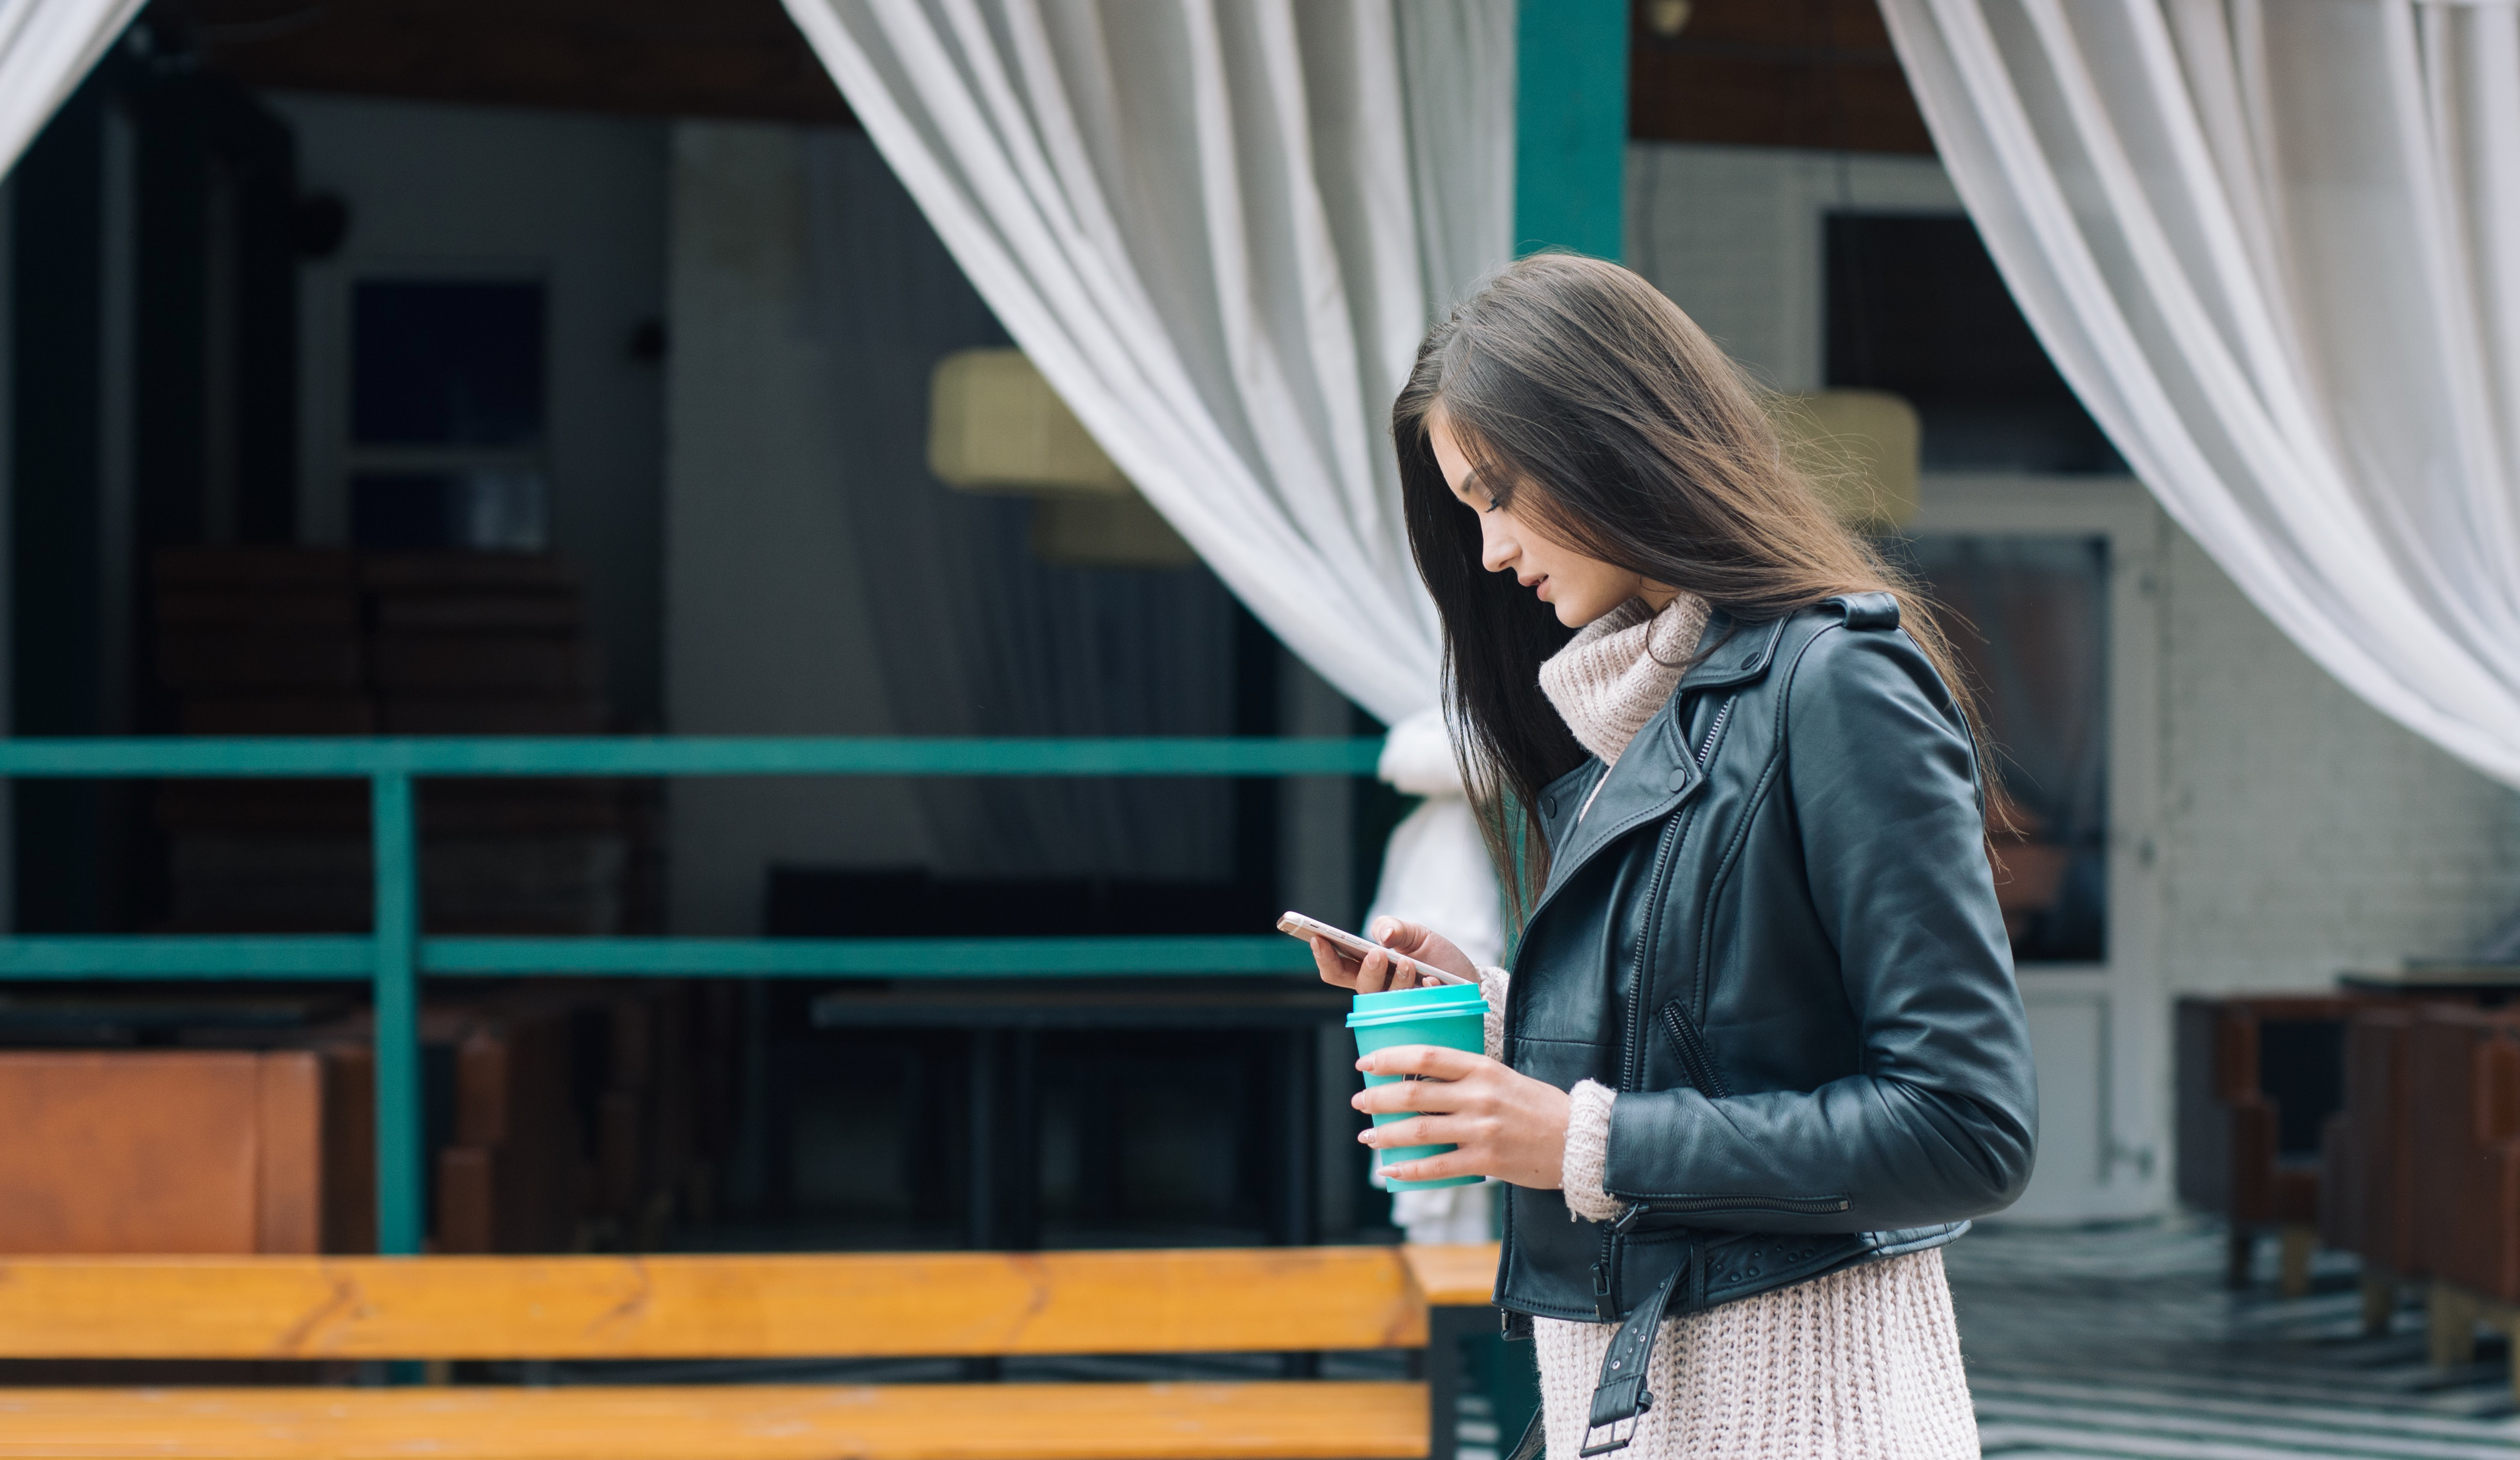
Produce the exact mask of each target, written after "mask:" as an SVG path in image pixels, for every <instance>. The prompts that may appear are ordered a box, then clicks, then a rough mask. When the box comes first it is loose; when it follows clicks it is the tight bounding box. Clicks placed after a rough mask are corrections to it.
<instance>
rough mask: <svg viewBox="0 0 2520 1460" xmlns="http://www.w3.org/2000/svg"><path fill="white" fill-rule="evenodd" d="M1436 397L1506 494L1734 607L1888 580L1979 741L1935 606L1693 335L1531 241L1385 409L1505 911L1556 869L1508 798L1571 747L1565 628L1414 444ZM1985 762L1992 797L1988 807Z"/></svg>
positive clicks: (1616, 283)
mask: <svg viewBox="0 0 2520 1460" xmlns="http://www.w3.org/2000/svg"><path fill="white" fill-rule="evenodd" d="M1439 409H1440V410H1441V411H1442V412H1443V414H1444V419H1445V420H1446V422H1447V423H1448V424H1449V426H1450V427H1451V429H1452V431H1453V433H1454V435H1455V437H1456V439H1458V440H1459V441H1460V443H1461V445H1462V450H1463V453H1464V454H1465V455H1466V456H1468V458H1469V459H1470V463H1471V465H1473V466H1475V467H1476V468H1477V470H1478V476H1479V482H1480V484H1481V486H1482V487H1483V488H1485V489H1486V490H1487V491H1488V493H1489V494H1490V495H1491V496H1492V497H1493V498H1494V499H1495V500H1496V501H1497V502H1498V504H1499V505H1500V506H1504V505H1508V503H1510V505H1512V506H1513V507H1514V508H1515V509H1516V511H1517V514H1518V515H1519V516H1520V517H1521V518H1522V519H1523V520H1524V521H1526V522H1529V523H1531V524H1532V525H1533V526H1534V527H1535V528H1536V529H1537V530H1539V531H1542V532H1545V533H1547V534H1548V535H1549V536H1551V537H1553V538H1554V539H1556V540H1557V541H1559V542H1561V543H1563V544H1565V545H1566V546H1568V547H1571V548H1574V549H1575V550H1577V551H1578V552H1581V553H1584V554H1586V555H1587V556H1590V557H1594V558H1598V559H1599V560H1600V561H1603V562H1607V563H1611V564H1614V565H1616V566H1618V567H1621V568H1625V569H1627V570H1628V571H1630V572H1634V573H1639V574H1642V575H1643V577H1644V578H1645V579H1646V580H1647V581H1648V582H1652V583H1660V584H1667V585H1669V586H1671V587H1674V588H1677V589H1680V590H1682V591H1683V592H1686V593H1692V594H1695V595H1697V596H1698V597H1703V598H1705V599H1706V600H1707V601H1709V602H1710V603H1713V604H1714V605H1716V606H1717V607H1719V608H1722V609H1724V610H1725V611H1726V612H1727V613H1729V614H1730V615H1731V617H1732V618H1733V621H1734V622H1735V623H1754V622H1763V621H1766V620H1770V619H1776V618H1781V617H1783V616H1784V615H1786V614H1790V613H1792V612H1794V611H1796V610H1797V609H1801V608H1807V607H1809V606H1811V605H1812V604H1814V603H1818V602H1820V601H1821V600H1822V599H1823V598H1828V597H1834V596H1836V595H1838V594H1847V593H1868V592H1880V593H1888V594H1892V595H1894V596H1896V597H1898V599H1899V607H1900V615H1899V621H1900V625H1901V627H1903V628H1905V629H1906V630H1907V631H1908V634H1909V637H1910V638H1912V639H1913V640H1914V641H1915V642H1916V644H1917V647H1919V648H1921V649H1922V650H1923V651H1924V653H1925V657H1926V658H1927V659H1929V660H1931V661H1932V662H1933V666H1934V669H1935V670H1936V672H1938V673H1939V674H1941V676H1942V679H1943V684H1944V685H1945V686H1947V687H1948V688H1949V689H1950V691H1951V693H1952V696H1953V698H1954V699H1955V700H1957V701H1958V704H1959V706H1960V708H1961V711H1962V713H1963V714H1964V715H1965V716H1966V717H1967V720H1968V724H1969V727H1970V732H1971V735H1972V737H1973V738H1975V739H1978V740H1979V741H1981V743H1982V741H1983V736H1982V735H1979V734H1978V732H1977V724H1978V722H1977V715H1976V710H1975V706H1974V704H1973V702H1972V699H1971V696H1970V694H1969V690H1968V686H1967V684H1966V682H1965V681H1964V680H1963V679H1962V677H1961V676H1960V675H1959V673H1958V665H1957V662H1956V660H1955V659H1954V657H1953V654H1952V651H1951V646H1950V643H1949V642H1948V641H1947V640H1946V639H1945V637H1944V635H1943V632H1942V630H1941V627H1940V626H1939V625H1938V624H1937V623H1936V622H1935V618H1934V615H1933V612H1932V609H1931V606H1930V605H1929V604H1928V603H1927V602H1926V601H1925V599H1924V598H1923V597H1922V596H1921V595H1920V594H1918V593H1917V592H1916V590H1915V589H1914V588H1913V586H1912V585H1911V584H1910V583H1909V582H1908V581H1907V580H1906V579H1905V578H1904V577H1903V576H1902V575H1901V574H1900V573H1899V572H1898V571H1897V570H1895V569H1894V568H1892V567H1891V566H1890V565H1889V564H1888V563H1886V562H1884V561H1883V560H1882V558H1881V556H1880V554H1879V553H1875V552H1874V551H1873V549H1872V546H1871V544H1870V543H1868V542H1867V541H1866V540H1865V539H1864V538H1863V537H1861V536H1859V535H1858V534H1856V533H1855V532H1853V531H1851V530H1850V529H1848V528H1847V527H1846V526H1845V525H1844V524H1842V523H1841V522H1839V521H1838V519H1837V518H1836V517H1835V516H1834V515H1832V514H1831V513H1830V511H1829V509H1828V508H1827V507H1826V506H1825V505H1824V504H1823V502H1822V500H1821V498H1820V496H1819V494H1818V493H1816V492H1815V491H1814V490H1813V489H1812V486H1811V483H1810V482H1809V481H1808V480H1806V479H1805V477H1804V475H1803V473H1802V471H1801V470H1800V469H1799V468H1798V467H1797V466H1796V465H1795V464H1794V463H1793V461H1792V459H1791V457H1790V456H1789V455H1788V453H1787V452H1786V450H1785V448H1784V444H1783V442H1782V441H1780V440H1779V438H1778V434H1777V431H1776V428H1775V427H1774V426H1773V425H1772V424H1771V423H1770V421H1769V418H1768V416H1767V413H1766V412H1765V411H1764V410H1762V409H1761V405H1760V400H1759V397H1758V395H1757V394H1756V393H1755V391H1754V389H1753V387H1752V386H1750V385H1749V384H1748V383H1747V382H1745V381H1744V380H1743V378H1742V376H1741V374H1740V372H1739V371H1738V370H1737V369H1735V368H1734V366H1733V362H1732V361H1731V360H1730V359H1728V358H1726V356H1725V354H1724V352H1723V351H1722V350H1721V349H1718V348H1717V347H1716V345H1715V342H1714V341H1713V340H1711V339H1709V338H1707V337H1706V332H1704V331H1702V330H1700V329H1698V328H1697V325H1696V323H1695V322H1694V321H1692V320H1690V319H1689V317H1688V315H1686V314H1684V313H1682V312H1681V309H1680V306H1678V305H1676V304H1674V303H1672V302H1671V301H1670V300H1669V299H1667V298H1665V297H1663V295H1662V293H1661V292H1660V291H1659V290H1657V289H1656V288H1654V287H1653V286H1652V285H1650V284H1647V283H1646V282H1645V281H1644V280H1643V279H1641V278H1639V277H1638V276H1636V275H1635V274H1632V273H1630V272H1629V271H1627V270H1626V269H1623V268H1620V267H1619V266H1618V265H1616V264H1613V263H1606V262H1604V261H1602V260H1600V259H1597V258H1585V257H1582V256H1580V255H1576V254H1568V253H1540V254H1534V255H1532V256H1531V257H1528V258H1525V259H1522V260H1520V261H1519V262H1516V263H1514V264H1512V265H1511V266H1509V267H1508V268H1506V269H1505V270H1503V271H1502V272H1500V273H1498V274H1497V275H1495V276H1494V277H1492V278H1491V279H1489V280H1488V281H1487V283H1485V284H1484V285H1482V286H1481V287H1480V288H1479V289H1478V291H1477V292H1476V293H1474V294H1472V295H1471V296H1470V297H1469V298H1467V299H1465V300H1463V302H1462V303H1461V305H1460V306H1458V307H1457V308H1455V309H1454V310H1453V312H1452V315H1451V317H1450V318H1448V319H1446V320H1445V321H1444V322H1443V323H1441V324H1439V325H1437V326H1436V327H1435V328H1434V329H1433V330H1431V331H1429V332H1427V335H1426V339H1425V342H1424V343H1422V344H1420V345H1419V346H1418V364H1417V368H1416V369H1415V370H1413V371H1412V372H1411V373H1410V376H1409V383H1408V385H1407V386H1406V387H1405V388H1403V389H1402V390H1401V392H1400V398H1399V400H1398V401H1397V402H1396V403H1395V404H1394V405H1393V406H1392V409H1391V437H1392V442H1393V444H1394V445H1395V446H1396V447H1397V448H1398V451H1399V455H1400V485H1401V498H1402V503H1403V507H1404V509H1405V511H1406V513H1407V517H1408V522H1409V544H1410V549H1411V551H1412V553H1414V554H1415V555H1416V557H1417V560H1418V575H1419V576H1420V577H1422V578H1423V579H1424V580H1425V582H1426V589H1427V592H1428V593H1430V594H1432V595H1433V596H1434V599H1435V606H1436V608H1437V609H1438V611H1439V612H1440V613H1441V615H1442V618H1443V623H1444V680H1445V694H1446V697H1447V701H1448V703H1447V707H1446V708H1447V710H1448V712H1449V715H1448V718H1449V720H1450V722H1451V725H1452V731H1453V751H1454V755H1455V756H1456V758H1457V759H1458V760H1459V761H1460V762H1461V768H1462V776H1463V782H1464V783H1465V784H1466V785H1467V786H1468V787H1469V791H1470V800H1471V803H1472V805H1473V806H1475V807H1476V808H1477V809H1478V813H1479V825H1480V829H1481V832H1482V833H1483V834H1484V835H1485V837H1486V839H1487V843H1488V851H1489V853H1490V855H1491V856H1492V857H1493V858H1494V859H1495V861H1496V863H1497V866H1498V869H1499V871H1500V872H1501V874H1503V876H1504V879H1505V882H1506V884H1507V900H1508V912H1509V920H1510V921H1511V922H1513V923H1515V924H1516V925H1518V924H1519V922H1520V920H1521V917H1522V914H1523V912H1524V911H1525V910H1526V909H1527V908H1528V907H1529V906H1530V902H1531V899H1532V896H1533V893H1534V892H1535V890H1536V889H1537V888H1539V887H1540V886H1541V885H1543V884H1544V883H1545V882H1546V881H1547V878H1548V866H1549V849H1548V847H1547V846H1546V845H1545V844H1544V843H1543V842H1542V840H1541V838H1540V835H1539V832H1538V828H1537V825H1536V824H1535V823H1534V822H1533V820H1532V819H1531V818H1529V817H1527V816H1523V815H1521V814H1520V813H1519V812H1517V811H1516V810H1515V808H1516V807H1517V806H1519V807H1529V806H1533V805H1536V804H1537V802H1538V799H1539V794H1540V790H1541V788H1542V787H1543V786H1546V785H1547V784H1549V782H1551V781H1553V780H1554V779H1556V778H1557V777H1558V776H1560V775H1562V774H1565V773H1566V772H1568V771H1570V770H1572V769H1574V768H1575V767H1576V766H1577V765H1579V764H1581V763H1582V761H1583V759H1584V750H1583V748H1582V747H1581V746H1579V745H1577V744H1576V742H1575V737H1574V735H1573V734H1572V733H1571V732H1570V731H1569V730H1567V729H1566V725H1565V722H1564V721H1562V720H1561V719H1559V717H1558V715H1557V712H1556V710H1555V709H1553V707H1552V706H1551V705H1550V703H1549V701H1548V699H1547V697H1546V696H1545V695H1544V694H1543V693H1542V692H1541V688H1540V664H1541V661H1542V660H1544V659H1546V658H1548V657H1549V656H1550V655H1551V654H1553V653H1554V652H1556V650H1557V649H1558V648H1559V647H1560V646H1562V645H1563V644H1564V643H1565V642H1566V641H1567V640H1568V639H1569V638H1571V637H1572V631H1571V630H1568V629H1566V628H1565V627H1563V626H1561V625H1560V624H1559V623H1558V622H1557V620H1556V617H1555V615H1554V613H1553V611H1552V610H1551V608H1550V607H1549V605H1547V604H1545V603H1543V602H1541V601H1540V600H1539V599H1537V598H1535V597H1532V595H1531V594H1529V593H1527V592H1525V591H1524V590H1523V589H1521V588H1520V587H1519V586H1518V585H1517V584H1516V583H1515V581H1514V578H1513V576H1512V575H1511V574H1502V573H1491V572H1488V571H1486V570H1485V569H1483V568H1482V567H1481V566H1480V565H1479V528H1478V522H1477V519H1476V517H1475V516H1474V515H1473V514H1472V513H1470V512H1468V511H1465V510H1463V508H1462V505H1461V503H1460V501H1459V500H1458V499H1456V498H1455V497H1454V496H1453V494H1452V491H1451V490H1450V489H1449V488H1448V487H1447V486H1446V485H1445V483H1444V474H1443V471H1442V469H1441V468H1440V467H1438V466H1437V465H1436V464H1435V453H1434V448H1433V446H1432V445H1431V444H1430V443H1429V441H1428V440H1427V435H1426V424H1427V418H1428V416H1429V415H1430V414H1431V413H1433V412H1435V411H1437V410H1439ZM1980 760H1981V763H1983V761H1984V760H1985V757H1984V756H1983V755H1981V756H1980ZM1981 775H1982V776H1987V772H1986V771H1985V770H1984V769H1983V768H1982V770H1981ZM1987 778H1988V781H1989V798H1988V804H1989V805H1990V806H1995V805H1999V804H2000V803H1999V802H1998V800H1997V797H1996V793H1995V792H1994V789H1993V785H1992V778H1991V776H1987Z"/></svg>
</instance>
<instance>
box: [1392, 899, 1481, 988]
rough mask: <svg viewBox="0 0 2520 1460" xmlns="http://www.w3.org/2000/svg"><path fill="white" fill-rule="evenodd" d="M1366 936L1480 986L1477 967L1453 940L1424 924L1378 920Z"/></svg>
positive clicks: (1396, 919)
mask: <svg viewBox="0 0 2520 1460" xmlns="http://www.w3.org/2000/svg"><path fill="white" fill-rule="evenodd" d="M1365 936H1366V937H1368V938H1371V939H1373V941H1374V942H1376V943H1380V944H1384V945H1386V946H1388V947H1389V948H1390V949H1391V950H1392V951H1394V952H1399V953H1405V954H1407V955H1408V956H1409V957H1412V958H1415V959H1416V960H1418V962H1420V963H1431V964H1433V965H1434V966H1435V967H1437V968H1440V969H1443V970H1444V971H1445V972H1446V973H1450V974H1453V975H1455V976H1457V977H1460V978H1464V979H1467V980H1469V981H1470V982H1472V983H1476V982H1478V977H1479V969H1478V965H1477V964H1475V963H1472V962H1471V961H1470V960H1469V959H1468V958H1467V957H1465V956H1463V952H1462V951H1461V950H1460V949H1459V948H1456V947H1455V946H1454V945H1453V941H1452V940H1451V939H1449V938H1446V937H1445V936H1444V935H1443V934H1441V933H1438V932H1436V931H1435V930H1434V929H1432V928H1430V927H1427V926H1426V925H1425V924H1423V923H1414V922H1409V921H1407V920H1405V919H1402V918H1397V917H1387V916H1386V917H1377V918H1375V919H1374V920H1373V922H1372V923H1371V924H1369V925H1368V926H1367V927H1366V930H1365Z"/></svg>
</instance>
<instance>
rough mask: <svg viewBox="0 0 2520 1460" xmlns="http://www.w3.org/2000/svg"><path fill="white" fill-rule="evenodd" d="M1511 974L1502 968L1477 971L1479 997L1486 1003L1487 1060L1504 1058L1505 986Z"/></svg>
mask: <svg viewBox="0 0 2520 1460" xmlns="http://www.w3.org/2000/svg"><path fill="white" fill-rule="evenodd" d="M1512 977H1513V975H1512V974H1509V973H1508V972H1506V971H1505V970H1504V969H1502V968H1482V969H1480V970H1479V995H1480V996H1481V997H1483V998H1485V999H1486V1000H1487V1001H1488V1013H1487V1036H1488V1039H1487V1044H1488V1058H1490V1059H1503V1058H1505V986H1506V984H1507V983H1508V981H1509V980H1511V979H1512Z"/></svg>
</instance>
